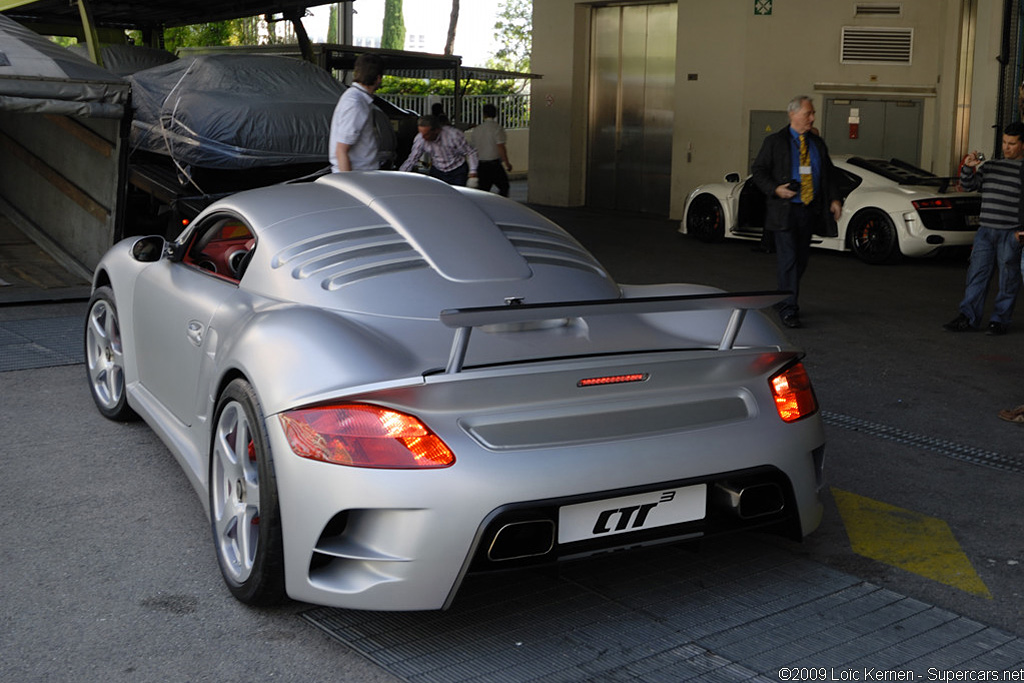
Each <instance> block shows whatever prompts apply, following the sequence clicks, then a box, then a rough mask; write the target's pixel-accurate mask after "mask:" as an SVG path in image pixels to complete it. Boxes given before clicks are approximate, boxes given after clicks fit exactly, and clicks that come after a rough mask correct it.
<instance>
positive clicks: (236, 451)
mask: <svg viewBox="0 0 1024 683" xmlns="http://www.w3.org/2000/svg"><path fill="white" fill-rule="evenodd" d="M214 424H215V425H216V426H215V428H214V432H213V442H212V445H211V457H210V521H211V525H212V529H213V543H214V546H215V547H216V550H217V562H218V563H219V564H220V570H221V574H223V576H224V581H225V583H227V585H228V588H229V589H230V590H231V593H232V594H233V595H234V596H235V597H236V598H237V599H238V600H240V601H241V602H244V603H246V604H249V605H261V606H266V605H273V604H276V603H278V602H281V600H282V599H283V598H284V544H283V542H282V538H281V512H280V507H279V505H278V498H277V479H276V477H275V474H274V462H273V459H272V458H271V454H270V447H269V441H268V438H267V433H266V428H265V427H264V424H263V412H262V410H261V408H260V404H259V400H258V399H257V398H256V394H255V392H254V391H253V390H252V387H251V386H249V384H248V383H247V382H245V381H244V380H240V379H238V380H235V381H233V382H231V384H229V385H228V387H227V389H225V390H224V393H223V394H222V395H221V398H220V401H219V402H218V404H217V412H216V420H215V422H214Z"/></svg>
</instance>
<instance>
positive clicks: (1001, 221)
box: [943, 122, 1024, 336]
mask: <svg viewBox="0 0 1024 683" xmlns="http://www.w3.org/2000/svg"><path fill="white" fill-rule="evenodd" d="M1002 150H1003V158H1002V159H993V160H991V161H986V162H985V163H984V165H983V164H982V162H981V159H980V158H979V156H978V153H977V152H971V153H970V154H968V155H967V158H966V159H965V160H964V164H963V168H962V169H961V171H960V186H961V187H963V189H964V190H967V191H975V190H978V189H980V190H981V217H980V223H979V225H978V232H977V233H975V235H974V246H973V248H972V249H971V261H970V265H968V266H967V285H966V287H965V289H964V298H963V299H962V300H961V301H960V306H959V308H960V313H959V315H957V316H956V317H955V318H953V319H952V320H950V321H949V322H948V323H946V324H945V325H943V328H945V329H947V330H949V331H950V332H969V331H972V330H976V329H978V328H979V327H980V325H981V317H982V313H983V311H984V307H985V296H986V294H987V293H988V284H989V281H990V280H991V279H992V274H993V272H994V271H996V270H998V272H999V291H998V292H996V298H995V302H994V304H993V308H992V315H991V316H990V317H989V323H988V329H987V330H986V333H987V334H990V335H993V336H999V335H1004V334H1006V332H1007V330H1008V329H1009V327H1010V321H1011V320H1012V319H1013V308H1014V305H1015V304H1016V303H1017V293H1018V292H1019V291H1020V286H1021V245H1020V242H1019V241H1018V239H1017V231H1018V230H1020V229H1021V219H1020V217H1021V211H1020V204H1021V200H1022V197H1021V173H1022V172H1024V168H1022V159H1024V124H1021V123H1020V122H1014V123H1011V124H1010V125H1008V126H1006V128H1005V129H1003V144H1002Z"/></svg>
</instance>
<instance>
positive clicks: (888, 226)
mask: <svg viewBox="0 0 1024 683" xmlns="http://www.w3.org/2000/svg"><path fill="white" fill-rule="evenodd" d="M847 235H848V236H849V241H850V249H851V250H852V251H853V253H854V254H856V255H857V258H859V259H860V260H861V261H863V262H864V263H870V264H872V265H878V264H883V263H895V262H896V261H899V260H900V257H901V256H902V254H901V253H900V244H899V239H898V238H897V237H896V226H895V225H893V223H892V219H891V218H889V216H888V214H886V213H885V212H884V211H881V210H880V209H865V210H864V211H861V212H860V213H858V214H857V215H856V216H854V217H853V218H852V219H851V220H850V227H849V229H848V230H847Z"/></svg>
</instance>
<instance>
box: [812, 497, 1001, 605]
mask: <svg viewBox="0 0 1024 683" xmlns="http://www.w3.org/2000/svg"><path fill="white" fill-rule="evenodd" d="M832 496H833V498H834V499H835V501H836V506H837V507H838V508H839V515H840V516H841V517H842V518H843V525H844V526H845V527H846V533H847V535H848V536H849V537H850V546H851V547H852V548H853V552H855V553H857V554H858V555H862V556H863V557H867V558H870V559H872V560H877V561H878V562H883V563H885V564H887V565H889V566H891V567H898V568H899V569H905V570H906V571H908V572H913V573H914V574H917V575H918V576H923V577H925V578H927V579H931V580H933V581H938V582H940V583H944V584H946V585H947V586H952V587H953V588H958V589H960V590H962V591H964V592H966V593H970V594H971V595H977V596H979V597H983V598H988V599H989V600H991V599H992V594H991V593H989V590H988V587H987V586H986V585H985V584H984V582H982V580H981V578H980V577H979V576H978V574H977V573H976V572H975V571H974V566H973V565H972V564H971V561H970V560H969V559H967V555H966V554H965V553H964V551H963V549H962V548H961V547H960V544H959V543H957V541H956V538H955V537H954V536H953V531H952V530H951V529H950V528H949V525H948V524H946V523H945V522H944V521H942V520H941V519H938V518H937V517H928V516H927V515H922V514H920V513H918V512H914V511H912V510H907V509H905V508H900V507H896V506H895V505H889V504H888V503H882V502H879V501H877V500H872V499H871V498H865V497H864V496H858V495H857V494H855V493H850V492H849V491H843V490H840V489H837V488H833V489H832Z"/></svg>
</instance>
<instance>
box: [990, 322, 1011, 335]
mask: <svg viewBox="0 0 1024 683" xmlns="http://www.w3.org/2000/svg"><path fill="white" fill-rule="evenodd" d="M1009 327H1010V326H1009V325H1007V324H1006V323H997V322H996V321H995V320H993V321H992V322H990V323H989V324H988V329H987V330H985V334H987V335H988V336H990V337H1001V336H1002V335H1004V334H1006V332H1007V331H1008V330H1009Z"/></svg>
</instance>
